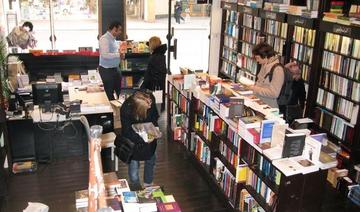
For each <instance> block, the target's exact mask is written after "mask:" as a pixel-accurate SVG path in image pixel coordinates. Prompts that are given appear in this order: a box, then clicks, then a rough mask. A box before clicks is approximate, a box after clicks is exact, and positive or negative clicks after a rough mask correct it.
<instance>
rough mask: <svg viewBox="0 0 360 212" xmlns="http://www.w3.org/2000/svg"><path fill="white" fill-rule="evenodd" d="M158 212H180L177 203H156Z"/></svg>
mask: <svg viewBox="0 0 360 212" xmlns="http://www.w3.org/2000/svg"><path fill="white" fill-rule="evenodd" d="M156 205H157V208H158V210H159V212H181V209H180V207H179V205H178V204H177V202H167V203H157V204H156Z"/></svg>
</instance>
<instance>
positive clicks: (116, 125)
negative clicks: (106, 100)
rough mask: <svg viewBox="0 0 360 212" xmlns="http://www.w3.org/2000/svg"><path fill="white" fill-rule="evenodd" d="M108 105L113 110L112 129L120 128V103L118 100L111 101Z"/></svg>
mask: <svg viewBox="0 0 360 212" xmlns="http://www.w3.org/2000/svg"><path fill="white" fill-rule="evenodd" d="M110 104H111V106H112V108H113V116H114V129H118V128H121V119H120V108H121V103H120V102H119V101H118V100H112V101H110Z"/></svg>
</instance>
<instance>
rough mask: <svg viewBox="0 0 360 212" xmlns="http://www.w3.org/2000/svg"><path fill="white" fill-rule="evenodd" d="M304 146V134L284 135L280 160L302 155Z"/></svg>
mask: <svg viewBox="0 0 360 212" xmlns="http://www.w3.org/2000/svg"><path fill="white" fill-rule="evenodd" d="M304 146H305V134H301V133H298V134H285V140H284V146H283V151H282V158H287V157H294V156H299V155H302V153H303V149H304Z"/></svg>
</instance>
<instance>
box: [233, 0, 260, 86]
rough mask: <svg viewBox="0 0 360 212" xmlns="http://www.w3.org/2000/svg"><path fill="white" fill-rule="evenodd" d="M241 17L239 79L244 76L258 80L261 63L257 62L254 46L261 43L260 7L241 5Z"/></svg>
mask: <svg viewBox="0 0 360 212" xmlns="http://www.w3.org/2000/svg"><path fill="white" fill-rule="evenodd" d="M239 12H240V17H241V24H240V38H239V43H240V44H239V46H240V49H239V50H240V51H239V54H238V62H237V65H238V67H239V74H238V76H237V81H240V82H241V81H242V78H245V79H249V80H251V81H253V82H255V81H256V75H257V73H258V71H259V70H260V65H259V64H258V63H257V62H256V60H255V59H254V58H253V55H252V49H253V46H254V45H256V44H257V43H259V41H260V36H261V35H262V33H261V29H262V28H261V27H262V19H261V18H260V14H259V9H258V8H251V7H248V6H245V5H241V6H239Z"/></svg>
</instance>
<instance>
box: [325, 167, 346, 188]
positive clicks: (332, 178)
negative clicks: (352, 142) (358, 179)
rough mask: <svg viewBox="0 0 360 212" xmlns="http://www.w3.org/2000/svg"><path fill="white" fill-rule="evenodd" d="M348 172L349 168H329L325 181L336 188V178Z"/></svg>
mask: <svg viewBox="0 0 360 212" xmlns="http://www.w3.org/2000/svg"><path fill="white" fill-rule="evenodd" d="M348 173H349V170H347V169H338V168H335V167H334V168H330V169H329V170H328V174H327V178H326V179H327V181H328V182H329V183H330V184H331V185H332V186H333V187H334V188H336V186H337V183H338V180H339V179H340V178H341V177H346V176H347V175H348Z"/></svg>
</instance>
